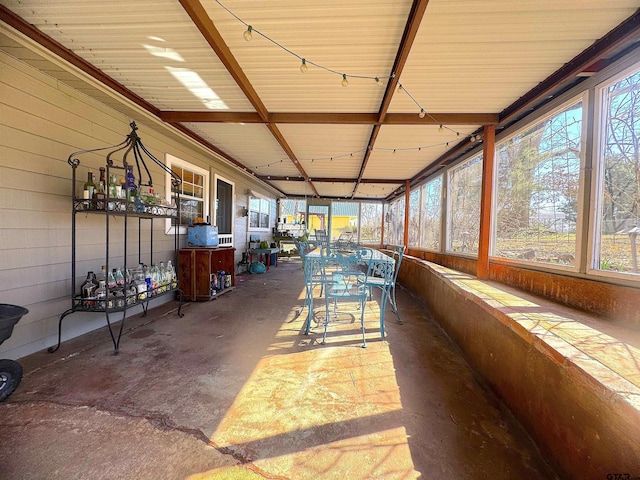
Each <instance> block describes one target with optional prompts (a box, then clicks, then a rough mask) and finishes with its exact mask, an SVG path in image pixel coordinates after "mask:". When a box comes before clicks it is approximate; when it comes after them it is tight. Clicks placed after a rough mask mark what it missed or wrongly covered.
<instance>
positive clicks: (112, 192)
mask: <svg viewBox="0 0 640 480" xmlns="http://www.w3.org/2000/svg"><path fill="white" fill-rule="evenodd" d="M117 181H118V180H117V178H116V176H115V175H111V176H110V177H109V189H108V192H109V210H115V205H116V204H115V202H113V201H112V200H113V199H114V198H118V192H117V187H116V182H117Z"/></svg>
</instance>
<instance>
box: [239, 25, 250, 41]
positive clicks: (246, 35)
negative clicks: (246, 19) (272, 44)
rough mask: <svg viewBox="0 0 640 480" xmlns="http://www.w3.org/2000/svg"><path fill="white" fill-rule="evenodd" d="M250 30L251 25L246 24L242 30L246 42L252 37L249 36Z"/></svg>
mask: <svg viewBox="0 0 640 480" xmlns="http://www.w3.org/2000/svg"><path fill="white" fill-rule="evenodd" d="M251 30H253V27H252V26H251V25H247V29H246V30H245V31H244V33H243V34H242V36H243V37H244V39H245V40H246V41H247V42H250V41H251V38H253V37H252V36H251Z"/></svg>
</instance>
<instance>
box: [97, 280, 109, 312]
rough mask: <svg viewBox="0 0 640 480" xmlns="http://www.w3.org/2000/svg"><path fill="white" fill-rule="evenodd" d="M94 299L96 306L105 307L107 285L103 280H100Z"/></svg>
mask: <svg viewBox="0 0 640 480" xmlns="http://www.w3.org/2000/svg"><path fill="white" fill-rule="evenodd" d="M95 297H96V301H97V306H98V308H106V306H107V286H106V283H105V281H104V280H100V286H99V287H98V288H97V290H96V294H95Z"/></svg>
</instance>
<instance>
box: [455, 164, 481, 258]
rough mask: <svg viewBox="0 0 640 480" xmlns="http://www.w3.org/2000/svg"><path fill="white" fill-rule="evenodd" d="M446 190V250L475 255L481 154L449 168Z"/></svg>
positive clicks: (478, 218) (476, 249)
mask: <svg viewBox="0 0 640 480" xmlns="http://www.w3.org/2000/svg"><path fill="white" fill-rule="evenodd" d="M448 190H449V191H448V193H449V195H448V198H449V209H448V211H447V217H448V225H449V228H448V230H449V238H448V243H447V250H448V251H450V252H460V253H475V254H477V253H478V239H479V236H480V194H481V191H482V155H478V156H476V157H473V158H472V159H470V160H467V161H466V162H464V163H462V164H460V165H458V166H457V167H455V168H453V169H452V170H450V171H449V188H448Z"/></svg>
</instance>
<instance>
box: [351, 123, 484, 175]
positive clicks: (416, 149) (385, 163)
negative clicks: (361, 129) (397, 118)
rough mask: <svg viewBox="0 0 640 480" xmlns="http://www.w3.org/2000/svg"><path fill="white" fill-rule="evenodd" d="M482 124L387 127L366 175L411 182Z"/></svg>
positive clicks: (378, 142)
mask: <svg viewBox="0 0 640 480" xmlns="http://www.w3.org/2000/svg"><path fill="white" fill-rule="evenodd" d="M477 128H478V125H472V126H460V125H457V126H455V128H454V127H444V126H443V128H442V129H440V127H439V126H437V125H427V126H423V125H384V126H382V127H381V128H380V133H379V134H378V138H377V140H376V146H375V148H374V149H373V150H372V152H371V156H370V157H369V161H368V162H367V166H366V169H365V172H364V177H365V178H369V179H384V178H388V179H397V180H405V179H410V178H412V177H413V176H414V175H416V174H417V173H418V172H420V171H421V170H422V169H423V168H424V167H426V166H427V165H429V164H430V163H431V162H433V161H434V160H436V159H437V158H438V157H440V156H441V155H442V154H444V153H445V152H446V151H447V150H448V149H449V148H451V147H453V146H454V145H456V144H458V143H459V142H461V141H467V138H468V135H469V134H470V133H472V132H473V131H475V130H476V129H477Z"/></svg>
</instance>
